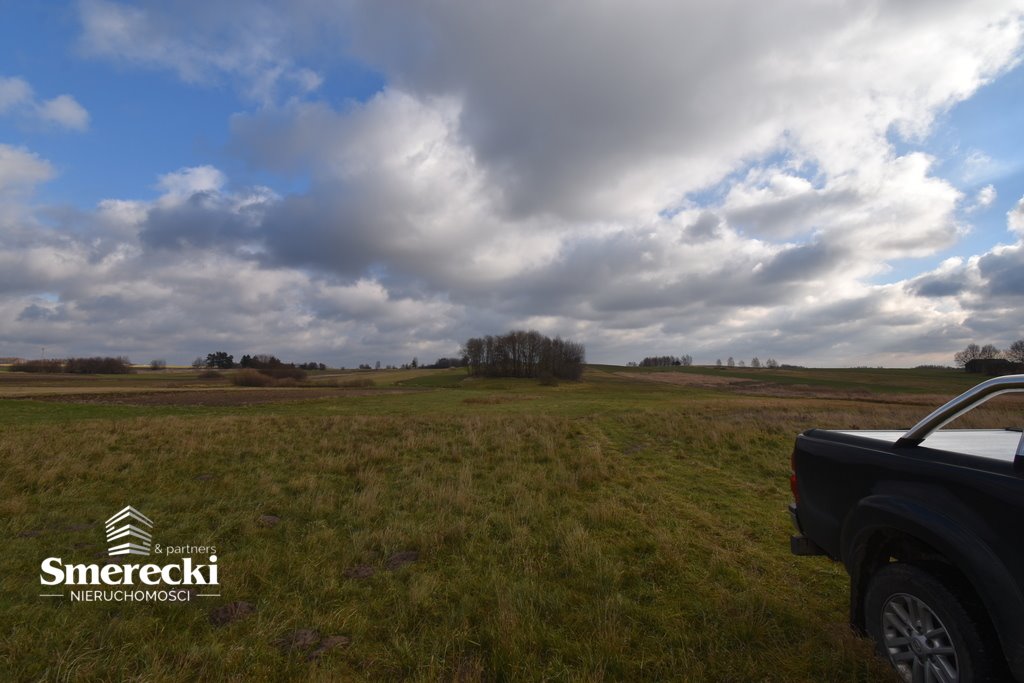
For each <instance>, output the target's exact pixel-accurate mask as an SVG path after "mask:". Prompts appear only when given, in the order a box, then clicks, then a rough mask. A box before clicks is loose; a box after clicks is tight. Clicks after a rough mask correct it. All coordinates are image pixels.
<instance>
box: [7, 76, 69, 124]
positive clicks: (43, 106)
mask: <svg viewBox="0 0 1024 683" xmlns="http://www.w3.org/2000/svg"><path fill="white" fill-rule="evenodd" d="M6 113H13V114H16V115H18V116H20V117H21V118H22V119H24V120H27V121H39V122H42V123H43V124H56V125H58V126H60V127H62V128H68V129H71V130H77V131H84V130H87V129H88V128H89V112H88V111H86V110H85V107H83V106H82V105H81V104H79V103H78V101H77V100H76V99H75V98H74V97H72V96H71V95H58V96H57V97H54V98H52V99H49V100H42V101H40V100H37V99H36V97H35V93H34V91H33V90H32V86H31V85H29V84H28V82H27V81H25V80H24V79H22V78H18V77H4V76H0V114H6Z"/></svg>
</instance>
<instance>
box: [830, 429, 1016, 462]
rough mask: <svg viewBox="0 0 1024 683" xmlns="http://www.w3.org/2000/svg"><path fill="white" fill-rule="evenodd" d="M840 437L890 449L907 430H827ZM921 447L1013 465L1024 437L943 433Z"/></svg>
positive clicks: (1003, 432) (981, 432) (1000, 433)
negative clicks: (851, 438)
mask: <svg viewBox="0 0 1024 683" xmlns="http://www.w3.org/2000/svg"><path fill="white" fill-rule="evenodd" d="M827 431H834V432H835V433H837V434H846V435H848V436H859V437H863V438H866V439H874V440H876V441H881V442H884V443H885V444H886V446H888V447H891V446H892V445H893V444H895V443H896V441H898V440H899V439H900V437H902V436H904V435H905V434H906V430H905V429H903V430H868V429H865V430H838V429H837V430H827ZM920 445H921V446H924V447H925V448H935V449H937V450H941V451H949V452H952V453H963V454H964V455H974V456H977V457H980V458H989V459H992V460H999V461H1001V462H1009V463H1012V462H1013V459H1014V456H1016V455H1017V453H1019V452H1024V451H1022V448H1024V433H1022V432H1020V431H1019V430H1015V429H943V430H939V431H936V432H933V433H932V434H930V435H929V436H928V437H927V438H926V439H925V440H924V441H922V442H921V444H920Z"/></svg>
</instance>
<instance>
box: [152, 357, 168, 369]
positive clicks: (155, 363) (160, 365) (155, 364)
mask: <svg viewBox="0 0 1024 683" xmlns="http://www.w3.org/2000/svg"><path fill="white" fill-rule="evenodd" d="M166 368H167V361H165V360H164V359H162V358H156V359H153V360H151V361H149V369H150V370H165V369H166Z"/></svg>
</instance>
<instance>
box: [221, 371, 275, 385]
mask: <svg viewBox="0 0 1024 683" xmlns="http://www.w3.org/2000/svg"><path fill="white" fill-rule="evenodd" d="M231 383H232V384H234V385H235V386H238V387H269V386H270V385H271V384H273V383H274V378H273V377H270V376H269V375H265V374H263V373H262V372H259V371H257V370H251V369H248V368H246V369H245V370H239V371H238V372H236V373H235V374H233V375H231Z"/></svg>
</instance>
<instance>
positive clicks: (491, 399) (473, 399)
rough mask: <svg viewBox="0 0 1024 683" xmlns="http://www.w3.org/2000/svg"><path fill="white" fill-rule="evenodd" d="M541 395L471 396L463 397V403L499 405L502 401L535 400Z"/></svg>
mask: <svg viewBox="0 0 1024 683" xmlns="http://www.w3.org/2000/svg"><path fill="white" fill-rule="evenodd" d="M538 398H540V397H539V396H470V397H469V398H464V399H462V402H463V403H469V404H479V405H498V404H500V403H512V402H513V401H534V400H536V399H538Z"/></svg>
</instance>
